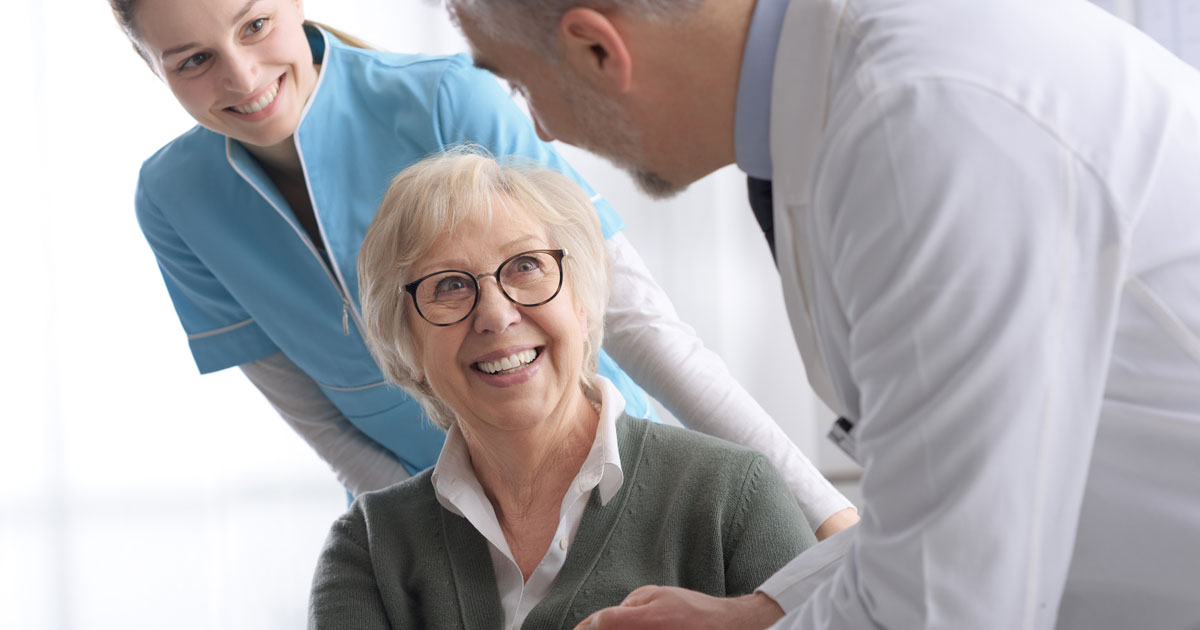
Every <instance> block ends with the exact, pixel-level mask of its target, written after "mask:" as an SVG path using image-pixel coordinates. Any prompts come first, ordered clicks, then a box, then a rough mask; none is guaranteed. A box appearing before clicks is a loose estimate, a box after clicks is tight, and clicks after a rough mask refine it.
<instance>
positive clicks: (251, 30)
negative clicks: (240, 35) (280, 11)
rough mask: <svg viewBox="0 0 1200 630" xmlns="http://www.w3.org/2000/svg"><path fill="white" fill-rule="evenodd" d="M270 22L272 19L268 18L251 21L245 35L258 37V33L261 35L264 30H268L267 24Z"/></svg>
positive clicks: (247, 25)
mask: <svg viewBox="0 0 1200 630" xmlns="http://www.w3.org/2000/svg"><path fill="white" fill-rule="evenodd" d="M270 20H271V18H267V17H260V18H258V19H256V20H251V21H250V22H249V23H248V24H246V29H245V31H244V34H245V35H257V34H258V33H261V32H262V30H263V29H265V28H267V22H269V21H270Z"/></svg>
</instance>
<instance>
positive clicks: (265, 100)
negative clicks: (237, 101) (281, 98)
mask: <svg viewBox="0 0 1200 630" xmlns="http://www.w3.org/2000/svg"><path fill="white" fill-rule="evenodd" d="M277 94H279V81H278V80H276V81H275V83H274V84H273V85H271V87H270V88H268V89H267V91H266V92H264V93H263V95H262V96H260V97H258V100H256V101H254V102H253V103H250V104H249V105H236V106H234V107H233V111H235V112H238V113H239V114H253V113H254V112H261V111H262V110H263V108H265V107H266V106H267V105H270V104H271V103H274V102H275V95H277Z"/></svg>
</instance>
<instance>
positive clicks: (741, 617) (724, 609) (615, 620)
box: [575, 586, 783, 630]
mask: <svg viewBox="0 0 1200 630" xmlns="http://www.w3.org/2000/svg"><path fill="white" fill-rule="evenodd" d="M781 617H783V609H782V608H780V607H779V604H777V603H775V600H773V599H771V598H770V597H767V596H766V595H764V594H762V593H753V594H751V595H743V596H741V597H728V598H725V597H712V596H709V595H704V594H702V593H697V592H695V591H689V590H687V589H683V588H677V587H674V586H643V587H641V588H639V589H637V590H636V591H634V592H632V593H630V594H629V596H628V597H626V598H625V601H623V602H621V605H620V606H613V607H612V608H605V609H603V610H600V611H597V612H595V613H593V614H592V615H591V616H589V617H588V618H587V619H584V620H583V622H581V623H580V624H579V625H578V626H575V630H617V629H620V630H651V629H655V628H689V629H693V630H706V629H711V630H728V629H729V628H739V629H744V630H761V629H763V628H767V627H769V626H770V625H771V624H773V623H775V622H776V621H778V620H779V619H780V618H781Z"/></svg>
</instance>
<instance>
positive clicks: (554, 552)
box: [433, 377, 625, 629]
mask: <svg viewBox="0 0 1200 630" xmlns="http://www.w3.org/2000/svg"><path fill="white" fill-rule="evenodd" d="M598 378H599V380H600V382H601V387H600V392H601V406H600V422H599V424H597V426H596V438H595V440H593V442H592V449H591V451H589V452H588V456H587V458H586V459H585V460H584V462H583V466H582V467H580V469H579V473H578V474H577V475H575V480H574V481H573V482H572V483H571V485H570V487H569V488H568V489H567V493H566V495H565V496H563V500H562V507H561V508H560V510H559V518H558V529H557V531H555V533H554V538H553V542H551V544H550V548H549V549H547V550H546V555H545V556H543V557H542V561H541V562H540V563H538V566H537V568H536V569H534V570H533V573H532V574H531V575H530V576H529V581H528V582H526V581H525V579H524V576H522V574H521V569H520V567H518V566H517V562H516V560H514V559H513V555H512V551H511V550H510V549H509V547H508V541H507V540H505V538H504V532H503V531H501V530H500V522H499V521H498V520H497V519H496V512H495V510H493V509H492V504H491V502H490V501H488V498H487V495H486V494H485V493H484V491H483V487H482V486H480V485H479V480H478V478H476V476H475V469H474V468H472V467H471V454H470V453H469V452H468V451H467V443H466V441H465V439H464V438H463V435H462V432H461V431H459V429H458V426H457V425H455V426H452V427H451V428H450V431H449V432H448V433H447V434H446V444H445V445H444V446H443V447H442V454H441V455H440V456H439V457H438V461H437V464H436V465H434V467H433V489H434V492H435V494H436V495H437V499H438V502H439V503H441V504H442V507H444V508H446V509H447V510H449V511H451V512H453V513H454V514H457V515H459V516H461V517H463V518H465V519H467V521H469V522H470V523H471V525H472V526H474V527H475V529H477V530H479V533H480V534H483V537H484V538H486V539H487V541H488V550H489V551H490V552H491V554H492V567H494V569H495V571H496V586H497V588H498V589H499V591H500V604H501V606H502V607H503V608H504V627H505V628H510V629H511V628H520V627H521V624H522V623H524V622H525V617H526V615H528V614H529V611H530V610H533V607H534V606H537V604H538V602H540V601H542V598H544V597H545V596H546V594H547V593H548V592H550V589H551V587H553V586H554V580H555V579H556V578H557V577H558V573H559V571H561V570H562V568H563V564H564V563H566V561H567V550H569V549H570V548H571V544H572V543H573V542H574V540H575V531H576V530H578V529H579V521H580V520H581V519H582V518H583V509H584V507H586V506H587V502H588V497H589V496H590V495H591V492H592V490H593V489H596V488H598V489H599V491H600V502H601V503H602V504H607V503H608V501H609V500H610V499H612V497H613V495H615V494H616V493H617V491H618V490H620V489H621V484H622V482H623V481H624V475H623V473H622V472H621V456H620V453H619V452H618V450H617V418H618V417H619V416H620V415H621V412H622V411H624V409H625V399H624V398H623V397H622V396H621V394H620V392H618V391H617V388H616V387H614V386H613V384H612V383H611V382H609V381H608V379H605V378H604V377H598Z"/></svg>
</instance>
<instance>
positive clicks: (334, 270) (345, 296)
mask: <svg viewBox="0 0 1200 630" xmlns="http://www.w3.org/2000/svg"><path fill="white" fill-rule="evenodd" d="M232 142H233V140H231V139H230V138H226V139H225V157H226V161H228V162H229V165H230V166H231V167H233V170H234V171H235V172H237V174H238V175H239V176H241V178H242V179H243V180H244V181H245V182H246V183H248V184H250V186H251V187H252V188H254V190H255V192H257V193H258V194H259V196H261V197H262V198H263V199H265V200H266V201H267V203H269V204H271V207H272V208H274V209H275V212H277V213H279V216H281V217H283V220H284V221H287V223H288V225H290V226H292V230H293V231H295V232H296V236H298V237H299V238H300V242H302V243H304V246H305V247H307V248H308V251H309V252H310V253H312V255H313V257H314V258H316V259H317V262H318V263H320V264H321V269H324V270H325V275H326V276H327V277H328V278H329V281H330V282H331V283H333V287H334V288H335V289H336V290H337V292H338V296H339V297H340V298H341V300H342V335H344V336H347V337H348V336H350V320H351V319H353V320H354V325H355V326H356V327H357V328H358V329H359V330H362V329H363V326H362V320H361V319H360V317H359V314H358V311H357V310H355V308H354V306H353V305H351V304H350V290H349V289H348V288H347V287H346V283H345V281H344V280H343V279H342V274H341V272H340V270H339V269H338V266H337V263H336V261H335V260H334V257H333V256H332V254H330V255H329V257H328V258H326V257H325V256H322V255H321V252H320V250H318V249H317V247H316V245H315V244H313V241H312V239H311V238H309V237H308V234H307V233H306V232H305V231H304V228H302V227H301V226H300V225H299V224H298V223H299V222H298V221H297V220H296V219H295V216H294V213H292V214H293V216H289V214H288V213H287V212H284V211H283V209H282V208H280V207H279V206H278V205H277V204H276V203H275V201H274V200H273V199H271V197H270V195H267V194H266V193H265V192H263V190H262V189H261V188H260V187H259V186H258V184H256V183H255V182H254V180H253V179H251V178H250V177H248V176H247V175H246V173H244V172H243V171H242V169H240V168H238V166H237V163H236V162H235V161H234V160H233V157H232V156H231V155H230V152H229V147H230V143H232ZM293 142H295V143H296V153H297V155H298V156H299V157H300V168H301V172H302V173H303V174H304V189H305V192H306V193H307V194H308V202H309V204H311V205H312V211H313V219H314V220H315V221H316V223H317V230H318V231H319V232H320V235H321V241H322V244H323V245H325V251H326V252H330V251H332V248H331V247H330V245H329V239H328V238H327V237H326V236H325V227H324V226H323V225H322V224H321V213H320V212H319V211H318V210H317V204H316V200H315V199H313V194H312V187H311V186H310V185H309V178H308V167H307V166H306V165H305V163H304V154H303V152H302V151H301V150H300V143H299V141H298V140H296V139H295V136H294V135H293ZM280 194H281V195H282V193H280Z"/></svg>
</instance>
